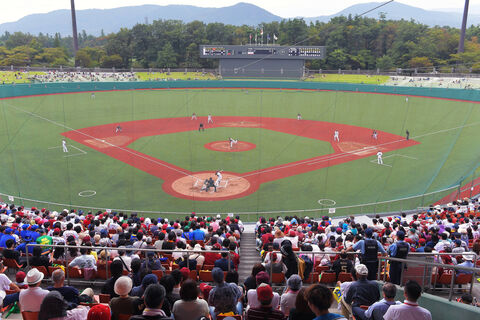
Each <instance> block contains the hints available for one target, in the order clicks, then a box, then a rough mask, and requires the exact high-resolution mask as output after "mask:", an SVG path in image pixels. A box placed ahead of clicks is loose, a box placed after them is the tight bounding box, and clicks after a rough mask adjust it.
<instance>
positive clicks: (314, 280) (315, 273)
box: [303, 272, 319, 283]
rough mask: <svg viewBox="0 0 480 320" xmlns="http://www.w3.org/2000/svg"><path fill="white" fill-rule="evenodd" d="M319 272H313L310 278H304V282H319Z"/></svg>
mask: <svg viewBox="0 0 480 320" xmlns="http://www.w3.org/2000/svg"><path fill="white" fill-rule="evenodd" d="M318 277H319V273H318V272H311V273H310V275H309V276H308V279H304V280H303V282H305V283H317V282H318Z"/></svg>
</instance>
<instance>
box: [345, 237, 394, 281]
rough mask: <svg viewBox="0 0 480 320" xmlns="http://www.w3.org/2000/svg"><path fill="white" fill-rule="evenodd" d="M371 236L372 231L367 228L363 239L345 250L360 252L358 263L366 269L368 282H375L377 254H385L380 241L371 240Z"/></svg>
mask: <svg viewBox="0 0 480 320" xmlns="http://www.w3.org/2000/svg"><path fill="white" fill-rule="evenodd" d="M372 236H373V230H372V229H371V228H367V229H366V230H365V239H362V240H360V241H358V242H357V243H355V244H354V245H353V246H352V247H350V248H349V249H348V250H347V251H357V250H360V253H361V256H360V262H361V263H362V264H364V265H365V266H367V268H368V277H367V278H368V280H375V279H376V278H377V269H378V253H379V252H380V253H382V254H386V252H385V249H384V248H383V246H382V244H381V243H380V241H378V240H375V239H372Z"/></svg>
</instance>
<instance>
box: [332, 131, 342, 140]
mask: <svg viewBox="0 0 480 320" xmlns="http://www.w3.org/2000/svg"><path fill="white" fill-rule="evenodd" d="M333 141H337V142H340V132H338V130H335V132H334V133H333Z"/></svg>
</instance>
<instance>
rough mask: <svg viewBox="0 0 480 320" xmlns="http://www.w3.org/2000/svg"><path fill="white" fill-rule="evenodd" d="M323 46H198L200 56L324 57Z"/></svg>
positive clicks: (245, 57)
mask: <svg viewBox="0 0 480 320" xmlns="http://www.w3.org/2000/svg"><path fill="white" fill-rule="evenodd" d="M325 56H326V49H325V47H318V46H317V47H313V46H291V47H286V46H234V45H232V46H215V45H210V46H208V45H202V46H200V57H201V58H213V59H215V58H242V59H258V58H259V57H261V58H264V57H267V58H268V59H325Z"/></svg>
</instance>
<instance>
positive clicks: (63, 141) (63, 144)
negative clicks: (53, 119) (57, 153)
mask: <svg viewBox="0 0 480 320" xmlns="http://www.w3.org/2000/svg"><path fill="white" fill-rule="evenodd" d="M62 148H63V152H68V148H67V141H65V139H63V140H62Z"/></svg>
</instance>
